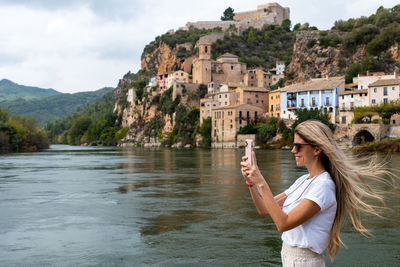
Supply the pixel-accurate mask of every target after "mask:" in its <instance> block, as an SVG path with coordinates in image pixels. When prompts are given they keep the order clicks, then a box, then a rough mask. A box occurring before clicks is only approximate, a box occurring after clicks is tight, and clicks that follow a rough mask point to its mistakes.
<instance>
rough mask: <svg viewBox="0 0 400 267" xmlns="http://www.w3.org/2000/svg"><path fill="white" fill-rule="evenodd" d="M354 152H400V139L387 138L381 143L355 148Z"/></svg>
mask: <svg viewBox="0 0 400 267" xmlns="http://www.w3.org/2000/svg"><path fill="white" fill-rule="evenodd" d="M352 150H353V151H357V152H358V151H360V152H373V151H381V152H400V138H390V137H386V138H384V139H382V140H381V141H376V140H375V141H372V142H368V143H366V144H362V145H358V146H354V147H353V148H352Z"/></svg>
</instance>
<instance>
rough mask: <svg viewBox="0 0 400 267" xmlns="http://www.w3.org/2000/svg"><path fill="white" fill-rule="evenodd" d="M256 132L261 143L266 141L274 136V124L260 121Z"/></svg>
mask: <svg viewBox="0 0 400 267" xmlns="http://www.w3.org/2000/svg"><path fill="white" fill-rule="evenodd" d="M257 133H258V137H259V138H260V140H261V141H262V142H263V143H266V142H267V141H268V140H269V139H270V138H272V137H273V136H275V134H276V129H275V125H273V124H265V123H262V124H261V125H260V127H259V128H258V131H257Z"/></svg>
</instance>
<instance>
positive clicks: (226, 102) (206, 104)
mask: <svg viewBox="0 0 400 267" xmlns="http://www.w3.org/2000/svg"><path fill="white" fill-rule="evenodd" d="M233 104H236V92H235V91H228V90H227V89H226V90H225V89H224V90H222V91H217V92H216V93H211V94H207V95H206V97H205V98H202V99H200V125H201V124H202V123H203V120H204V119H205V118H207V117H211V114H212V110H213V109H215V108H219V107H225V106H230V105H233Z"/></svg>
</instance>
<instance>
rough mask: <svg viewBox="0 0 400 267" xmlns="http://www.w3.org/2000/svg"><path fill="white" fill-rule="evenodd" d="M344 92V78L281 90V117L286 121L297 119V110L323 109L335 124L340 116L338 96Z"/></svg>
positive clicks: (324, 80)
mask: <svg viewBox="0 0 400 267" xmlns="http://www.w3.org/2000/svg"><path fill="white" fill-rule="evenodd" d="M343 91H344V78H343V77H332V78H328V77H327V78H320V79H312V80H310V81H307V82H305V83H297V84H294V85H289V86H286V87H284V88H281V111H282V113H281V116H282V118H284V119H296V116H295V114H294V111H295V110H296V109H300V108H306V109H320V108H322V109H323V110H324V111H326V112H328V114H329V116H330V118H331V122H332V123H335V122H336V116H337V115H338V94H339V93H341V92H343Z"/></svg>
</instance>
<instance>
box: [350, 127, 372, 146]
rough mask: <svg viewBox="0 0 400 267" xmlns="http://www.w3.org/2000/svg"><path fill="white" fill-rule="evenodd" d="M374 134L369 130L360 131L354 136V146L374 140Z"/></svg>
mask: <svg viewBox="0 0 400 267" xmlns="http://www.w3.org/2000/svg"><path fill="white" fill-rule="evenodd" d="M374 140H375V138H374V136H373V135H372V134H371V133H370V132H368V131H367V130H361V131H359V132H358V133H357V134H356V135H355V136H354V138H353V146H357V145H362V144H365V143H368V142H372V141H374Z"/></svg>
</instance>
